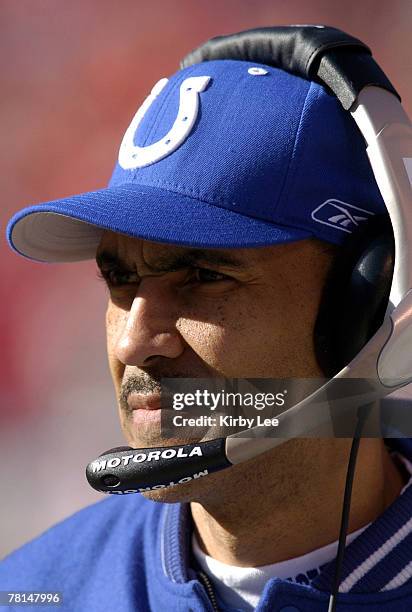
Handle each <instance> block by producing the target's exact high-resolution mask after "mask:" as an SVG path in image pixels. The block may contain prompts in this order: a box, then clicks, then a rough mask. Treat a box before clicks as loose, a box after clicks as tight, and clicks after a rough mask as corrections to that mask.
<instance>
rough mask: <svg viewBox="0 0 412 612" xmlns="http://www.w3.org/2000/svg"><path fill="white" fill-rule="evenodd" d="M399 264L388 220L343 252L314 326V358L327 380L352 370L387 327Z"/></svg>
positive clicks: (376, 222) (377, 221) (374, 223)
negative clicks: (348, 368)
mask: <svg viewBox="0 0 412 612" xmlns="http://www.w3.org/2000/svg"><path fill="white" fill-rule="evenodd" d="M394 259H395V246H394V240H393V232H392V226H391V223H390V220H389V216H388V215H381V216H377V217H375V218H374V219H372V220H371V221H369V222H368V223H367V225H365V227H363V228H362V229H361V230H359V231H358V232H356V234H353V235H351V236H350V237H349V239H348V240H347V242H345V244H344V245H343V246H342V247H341V249H340V251H339V253H338V255H337V256H336V259H335V261H334V263H333V265H332V268H331V271H330V274H329V277H328V279H327V282H326V284H325V287H324V290H323V293H322V298H321V303H320V307H319V313H318V317H317V320H316V323H315V327H314V345H315V353H316V357H317V360H318V363H319V365H320V367H321V368H322V370H323V372H324V373H325V375H326V376H328V377H332V376H334V375H335V374H336V373H337V372H339V370H341V369H342V368H343V367H344V366H345V365H347V364H348V363H349V362H350V361H351V360H352V359H353V357H355V355H356V354H357V353H358V352H359V351H360V350H361V348H362V347H363V346H364V345H365V344H366V342H367V341H368V340H369V339H370V338H371V337H372V336H373V334H374V333H375V332H376V330H377V329H378V328H379V327H380V325H381V324H382V321H383V319H384V316H385V312H386V309H387V305H388V298H389V292H390V287H391V282H392V275H393V265H394Z"/></svg>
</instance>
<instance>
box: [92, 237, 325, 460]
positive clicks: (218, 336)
mask: <svg viewBox="0 0 412 612" xmlns="http://www.w3.org/2000/svg"><path fill="white" fill-rule="evenodd" d="M332 251H333V249H332V248H331V247H329V246H328V245H327V244H325V243H321V242H319V241H316V240H304V241H300V242H296V243H291V244H286V245H277V246H271V247H264V248H254V249H207V250H203V249H194V248H188V247H178V246H174V245H167V244H160V243H154V242H148V241H145V240H138V239H134V238H129V237H127V236H124V235H120V234H115V233H112V232H105V233H104V235H103V237H102V240H101V243H100V245H99V247H98V251H97V257H96V259H97V262H98V265H99V268H100V270H101V273H102V275H103V277H104V278H105V280H106V282H107V284H108V287H109V292H110V298H109V303H108V309H107V317H106V326H107V342H108V356H109V363H110V370H111V374H112V377H113V381H114V385H115V389H116V393H117V396H118V398H119V414H120V422H121V426H122V429H123V432H124V435H125V437H126V439H127V441H128V443H129V444H130V445H131V446H132V447H136V448H139V447H149V446H161V445H168V444H173V441H172V440H170V439H168V440H167V439H166V440H162V438H161V432H160V423H159V420H158V419H153V418H152V419H150V418H144V419H142V418H141V415H144V416H145V417H146V416H147V415H150V416H152V415H154V414H155V413H154V412H153V411H151V412H150V413H149V412H148V411H142V410H137V411H136V410H133V409H135V408H136V407H139V406H144V405H145V404H146V407H147V406H148V405H150V406H151V407H153V406H155V405H156V403H157V401H158V395H159V392H160V379H161V378H162V377H186V378H209V377H214V378H216V377H227V378H271V377H273V378H288V377H306V378H310V377H316V376H321V375H322V373H321V371H320V369H319V367H318V365H317V363H316V359H315V355H314V349H313V337H312V335H313V326H314V322H315V319H316V315H317V312H318V306H319V300H320V295H321V290H322V287H323V284H324V282H325V276H326V273H327V271H328V269H329V266H330V263H331V259H332ZM137 414H139V418H136V415H137ZM175 443H176V441H175ZM177 443H183V441H182V440H179V441H178V442H177Z"/></svg>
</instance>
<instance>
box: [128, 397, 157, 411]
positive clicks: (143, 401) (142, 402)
mask: <svg viewBox="0 0 412 612" xmlns="http://www.w3.org/2000/svg"><path fill="white" fill-rule="evenodd" d="M127 405H128V406H129V409H130V410H133V411H135V410H159V409H160V408H161V402H160V393H130V395H129V397H128V398H127Z"/></svg>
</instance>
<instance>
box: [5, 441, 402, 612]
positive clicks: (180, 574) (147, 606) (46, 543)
mask: <svg viewBox="0 0 412 612" xmlns="http://www.w3.org/2000/svg"><path fill="white" fill-rule="evenodd" d="M397 446H398V447H400V448H401V451H402V453H403V454H404V455H406V456H408V457H409V458H411V457H412V444H411V443H410V442H409V441H407V440H399V441H398V442H397ZM409 523H410V524H409ZM409 528H410V529H411V531H410V533H409V532H408V530H409ZM191 530H192V524H191V516H190V511H189V506H188V505H187V504H160V503H154V502H151V501H148V500H145V499H144V498H143V497H141V496H140V495H127V496H118V497H117V496H116V497H115V496H113V497H109V498H105V499H104V500H103V501H101V502H98V503H97V504H94V505H92V506H89V507H88V508H85V509H84V510H81V511H80V512H77V513H76V514H74V515H73V516H71V517H70V518H68V519H67V520H65V521H63V522H61V523H59V524H58V525H56V526H54V527H52V528H51V529H49V530H48V531H46V532H45V533H44V534H42V535H41V536H40V537H38V538H36V539H35V540H33V541H32V542H29V543H28V544H26V545H25V546H23V547H22V548H20V549H19V550H17V551H15V552H14V553H12V554H11V555H9V556H8V557H6V559H5V560H3V562H2V563H0V591H17V590H20V591H23V590H24V591H29V590H30V591H36V592H40V591H48V592H50V591H53V592H55V591H60V592H62V595H63V604H62V605H61V606H58V607H53V608H52V609H54V610H56V611H61V612H63V611H64V612H66V611H67V612H132V611H133V612H135V611H139V612H140V611H149V610H152V611H154V612H184V611H188V612H189V611H193V612H200V611H210V612H212V611H213V609H214V608H213V606H212V603H211V601H210V599H209V597H208V594H207V589H206V588H205V587H204V586H203V583H202V581H201V580H199V575H198V574H197V572H196V569H195V565H194V562H193V560H192V559H191V556H190V540H191V538H190V536H191ZM399 533H402V534H403V535H402V538H401V540H400V541H399V542H398V543H397V544H396V545H394V538H396V537H397V535H398V536H399ZM398 539H399V537H398ZM385 546H386V547H387V549H386V550H387V554H386V553H385V555H384V556H382V550H383V549H385ZM371 559H372V561H371ZM411 561H412V486H410V487H408V488H407V489H406V491H405V492H404V493H403V495H401V496H400V497H399V498H398V499H397V500H396V501H395V502H394V503H393V504H392V505H391V506H390V507H389V508H388V509H387V510H386V511H385V512H384V513H383V514H382V515H381V516H380V517H379V518H378V519H377V520H376V521H375V522H374V523H373V524H372V525H371V526H369V527H368V528H367V529H366V530H365V531H364V532H363V533H362V534H361V535H360V536H359V537H358V538H357V539H355V540H354V541H353V542H352V543H351V544H350V545H349V546H348V547H347V549H346V552H345V563H344V568H343V574H342V579H343V580H345V579H347V580H349V581H350V580H351V578H353V577H354V576H355V578H354V579H353V580H352V582H353V588H352V590H351V591H350V592H349V593H344V594H341V595H340V598H339V603H338V611H339V612H344V611H347V612H358V611H362V612H364V611H367V610H382V611H383V612H395V611H396V612H410V611H411V610H412V570H411V571H409V570H408V563H411ZM411 565H412V563H411ZM365 567H366V570H365ZM405 568H406V570H405ZM333 571H334V563H333V562H332V563H329V564H327V565H325V566H324V567H323V568H322V570H321V572H320V574H319V575H318V576H317V577H316V578H315V579H314V580H313V581H312V582H311V584H310V585H307V584H295V583H292V582H290V581H286V580H278V579H273V580H270V581H269V582H268V583H267V584H266V587H265V589H264V592H263V594H262V596H261V599H260V603H259V606H258V608H257V610H259V611H260V612H264V611H265V612H266V611H269V610H270V611H278V612H299V611H300V612H323V611H324V612H326V611H327V608H328V599H329V590H330V585H331V580H332V577H333ZM408 571H409V573H408ZM357 572H358V574H359V575H358V574H357ZM405 572H406V573H405ZM405 576H406V577H405ZM348 577H349V578H348ZM399 577H400V578H399ZM394 578H396V580H398V581H399V582H400V583H401V586H398V587H396V588H391V589H389V590H386V591H385V590H382V589H385V585H388V583H390V581H391V580H392V581H393V579H394ZM219 608H220V609H221V610H225V612H226V611H227V610H228V608H224V606H223V605H222V604H221V602H220V605H219ZM7 609H10V610H16V612H21V611H22V610H24V609H29V610H39V609H40V608H39V607H34V606H28V605H25V606H24V607H17V606H9V607H8V608H7ZM43 609H44V608H43ZM231 612H232V611H231Z"/></svg>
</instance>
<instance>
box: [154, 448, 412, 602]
mask: <svg viewBox="0 0 412 612" xmlns="http://www.w3.org/2000/svg"><path fill="white" fill-rule="evenodd" d="M392 447H393V448H394V450H399V451H400V452H401V453H402V454H403V455H404V456H406V458H408V459H412V441H411V440H405V439H403V440H399V441H392ZM192 529H193V525H192V519H191V513H190V507H189V504H165V505H163V506H162V512H161V519H160V533H159V536H160V537H159V544H160V558H161V564H162V568H163V573H164V575H165V577H167V578H168V579H169V580H170V581H172V582H173V583H175V584H184V583H187V582H188V581H191V580H195V579H196V573H195V571H194V570H193V568H192V567H191V533H192ZM411 550H412V486H409V487H407V488H406V490H405V491H404V492H403V494H402V495H401V496H399V497H398V498H397V499H396V500H395V502H394V503H393V504H392V505H391V506H390V507H389V508H387V509H386V510H385V512H384V513H383V514H382V515H381V516H380V517H378V519H377V520H376V521H374V522H373V523H372V524H371V525H370V526H369V527H368V528H367V529H365V531H363V532H362V533H361V535H360V536H358V538H356V539H355V540H354V541H353V542H352V543H351V544H350V545H349V546H347V548H346V550H345V557H344V564H343V571H342V578H341V585H342V590H343V591H345V592H347V593H354V594H355V593H358V594H361V593H363V594H367V593H378V592H382V591H383V592H388V591H389V590H391V589H393V588H397V587H403V586H407V585H411V584H412V562H411V553H410V551H411ZM334 569H335V564H334V561H332V562H330V563H328V564H326V565H325V566H323V567H322V568H321V572H320V574H319V575H318V576H317V577H315V578H314V579H313V580H312V583H311V587H312V588H313V589H314V590H316V591H318V592H319V591H320V592H325V591H326V592H327V593H329V592H330V589H331V584H332V581H333V575H334ZM270 582H271V583H272V581H270ZM275 582H276V583H277V584H278V583H279V584H280V583H282V582H283V583H285V585H284V586H285V588H288V586H293V587H294V588H295V587H298V588H299V586H300V585H291V584H290V583H288V582H287V581H278V580H276V581H275ZM279 584H278V586H279ZM282 588H283V587H282ZM306 588H307V587H306ZM265 591H266V589H265Z"/></svg>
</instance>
